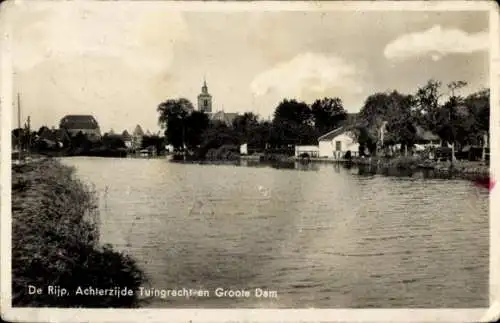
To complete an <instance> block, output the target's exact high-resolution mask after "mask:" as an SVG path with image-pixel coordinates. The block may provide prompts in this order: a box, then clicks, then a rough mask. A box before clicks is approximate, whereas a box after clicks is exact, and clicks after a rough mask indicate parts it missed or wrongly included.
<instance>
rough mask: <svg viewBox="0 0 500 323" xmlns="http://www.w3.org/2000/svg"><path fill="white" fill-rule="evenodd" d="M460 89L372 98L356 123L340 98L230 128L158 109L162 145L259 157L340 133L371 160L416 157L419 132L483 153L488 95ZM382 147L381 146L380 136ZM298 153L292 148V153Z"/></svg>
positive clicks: (283, 108)
mask: <svg viewBox="0 0 500 323" xmlns="http://www.w3.org/2000/svg"><path fill="white" fill-rule="evenodd" d="M466 85H467V84H466V82H463V81H458V82H452V83H450V84H447V86H446V89H447V91H446V89H445V90H443V85H442V83H441V82H439V81H436V80H429V81H428V82H427V83H426V84H425V85H423V86H421V87H419V88H418V89H417V91H416V92H415V93H412V94H404V93H400V92H398V91H395V90H394V91H387V92H379V93H375V94H372V95H370V96H369V97H368V98H367V99H366V100H365V102H364V104H363V106H362V108H361V110H360V112H359V113H358V114H357V116H356V118H355V119H354V120H349V118H348V113H347V111H346V109H345V108H344V106H343V103H342V100H341V99H340V98H336V97H334V98H323V99H318V100H316V101H315V102H314V103H312V104H311V105H308V104H307V103H305V102H302V101H297V100H295V99H284V100H282V101H281V102H280V103H279V104H278V106H277V107H276V108H275V111H274V113H273V118H272V120H263V119H261V118H259V116H257V115H256V114H254V113H252V112H247V113H244V114H243V115H239V116H237V117H236V118H235V119H234V120H233V122H232V123H231V124H226V123H224V122H220V121H213V120H210V118H209V116H208V115H207V114H205V113H204V112H201V111H195V110H194V107H193V104H192V103H191V102H190V101H189V100H187V99H185V98H179V99H169V100H167V101H165V102H162V103H161V104H159V106H158V108H157V111H158V113H159V119H158V121H159V124H160V125H161V126H162V127H163V128H164V129H165V139H166V141H167V142H168V143H170V144H171V145H172V146H173V147H174V149H175V150H176V151H182V150H187V151H191V152H194V153H195V154H197V155H198V156H199V157H203V156H205V155H206V153H207V152H208V151H209V150H210V149H217V148H219V147H221V146H224V145H226V146H233V147H234V146H237V145H240V144H243V143H247V144H248V147H249V148H250V149H253V150H257V151H269V150H275V151H276V150H280V149H284V150H288V151H289V152H290V151H291V149H290V148H291V147H293V146H294V145H316V144H317V143H318V137H319V136H321V135H323V134H325V133H327V132H329V131H331V130H333V129H336V128H338V127H340V126H346V127H350V128H351V130H352V133H353V134H354V136H355V139H356V140H357V142H358V143H359V144H360V152H361V154H364V153H366V152H369V153H370V154H372V155H374V154H377V152H378V151H380V148H384V147H387V146H389V145H395V144H400V145H401V146H400V147H401V149H402V150H403V149H410V150H411V149H412V148H413V146H414V145H415V144H416V143H418V141H419V137H418V130H417V129H418V127H420V128H422V129H424V130H426V131H429V132H431V133H434V134H436V135H437V136H439V139H440V141H441V143H442V144H443V145H447V144H453V145H456V146H457V147H463V146H465V145H482V143H483V141H484V135H485V134H488V132H489V116H490V105H489V96H490V94H489V90H488V89H484V90H481V91H478V92H475V93H472V94H470V95H468V96H465V97H464V96H460V95H459V94H458V90H459V89H461V88H463V87H465V86H466ZM382 128H384V129H385V134H386V135H385V140H384V142H382V141H381V137H380V132H381V129H382ZM292 149H293V148H292Z"/></svg>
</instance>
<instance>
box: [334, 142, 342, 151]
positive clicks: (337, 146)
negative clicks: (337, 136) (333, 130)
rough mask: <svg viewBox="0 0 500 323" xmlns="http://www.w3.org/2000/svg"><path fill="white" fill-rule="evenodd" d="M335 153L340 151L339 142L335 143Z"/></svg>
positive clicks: (340, 145) (340, 144)
mask: <svg viewBox="0 0 500 323" xmlns="http://www.w3.org/2000/svg"><path fill="white" fill-rule="evenodd" d="M335 151H342V142H341V141H338V140H337V141H335Z"/></svg>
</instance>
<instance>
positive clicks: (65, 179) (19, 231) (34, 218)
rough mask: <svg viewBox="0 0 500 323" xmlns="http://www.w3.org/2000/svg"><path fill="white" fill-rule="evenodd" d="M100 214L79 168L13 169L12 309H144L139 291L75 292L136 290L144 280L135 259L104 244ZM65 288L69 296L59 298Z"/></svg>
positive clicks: (46, 164)
mask: <svg viewBox="0 0 500 323" xmlns="http://www.w3.org/2000/svg"><path fill="white" fill-rule="evenodd" d="M98 212H99V211H98V206H97V196H96V194H95V192H94V191H93V190H92V189H90V188H89V187H87V186H86V185H84V184H83V183H82V182H81V181H79V180H78V179H76V178H75V176H74V169H73V168H70V167H67V166H64V165H62V164H61V163H60V162H59V161H57V160H56V159H53V158H39V159H38V160H34V161H33V162H26V163H21V164H19V165H16V164H13V165H12V306H16V307H26V306H29V307H40V306H41V307H90V308H107V307H116V308H130V307H138V306H139V300H138V299H137V296H136V295H134V294H132V295H125V296H121V297H116V296H110V295H107V296H106V295H103V296H91V295H84V294H79V295H78V294H77V293H76V291H77V288H78V287H81V288H86V287H92V288H102V289H112V288H115V287H116V286H119V287H121V288H124V287H127V288H129V289H131V290H136V289H137V288H138V287H140V286H142V285H143V283H144V282H146V278H145V275H144V273H143V272H142V271H141V269H140V268H139V267H138V266H137V264H136V262H135V261H134V259H132V258H131V257H129V256H128V255H125V254H123V253H120V252H116V251H114V250H113V248H112V247H111V246H110V245H101V244H100V243H99V213H98ZM51 287H52V293H51V292H50V288H51ZM58 288H59V289H58ZM63 288H64V289H65V290H67V292H68V293H69V294H67V295H66V296H64V297H61V294H60V293H59V294H58V292H61V291H62V289H63ZM34 289H41V291H43V292H41V293H33V290H34ZM30 290H31V293H30Z"/></svg>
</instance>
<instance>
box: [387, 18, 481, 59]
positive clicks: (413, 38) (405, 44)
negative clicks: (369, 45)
mask: <svg viewBox="0 0 500 323" xmlns="http://www.w3.org/2000/svg"><path fill="white" fill-rule="evenodd" d="M488 46H489V35H488V32H479V33H474V34H469V33H467V32H465V31H463V30H460V29H446V28H442V27H441V26H439V25H435V26H434V27H432V28H430V29H428V30H426V31H423V32H416V33H410V34H406V35H403V36H400V37H399V38H396V39H394V40H393V41H392V42H390V43H389V44H387V46H386V47H385V50H384V56H385V57H386V58H387V59H396V60H404V59H408V58H412V57H416V56H430V57H431V58H432V59H433V60H434V61H437V60H439V59H441V58H442V57H443V56H446V55H449V54H468V53H473V52H478V51H484V50H487V49H488Z"/></svg>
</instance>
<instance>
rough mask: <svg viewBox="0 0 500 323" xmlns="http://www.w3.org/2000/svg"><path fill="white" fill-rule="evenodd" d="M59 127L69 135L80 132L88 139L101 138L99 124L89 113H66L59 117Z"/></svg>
mask: <svg viewBox="0 0 500 323" xmlns="http://www.w3.org/2000/svg"><path fill="white" fill-rule="evenodd" d="M59 128H61V129H65V130H66V131H67V132H68V133H69V134H70V135H71V136H76V135H77V134H78V133H80V132H81V133H83V134H84V135H86V136H87V137H88V138H89V139H90V140H99V139H100V138H101V130H100V129H99V124H98V123H97V120H96V119H95V118H94V117H93V116H91V115H67V116H65V117H64V118H62V119H61V122H60V123H59Z"/></svg>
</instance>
